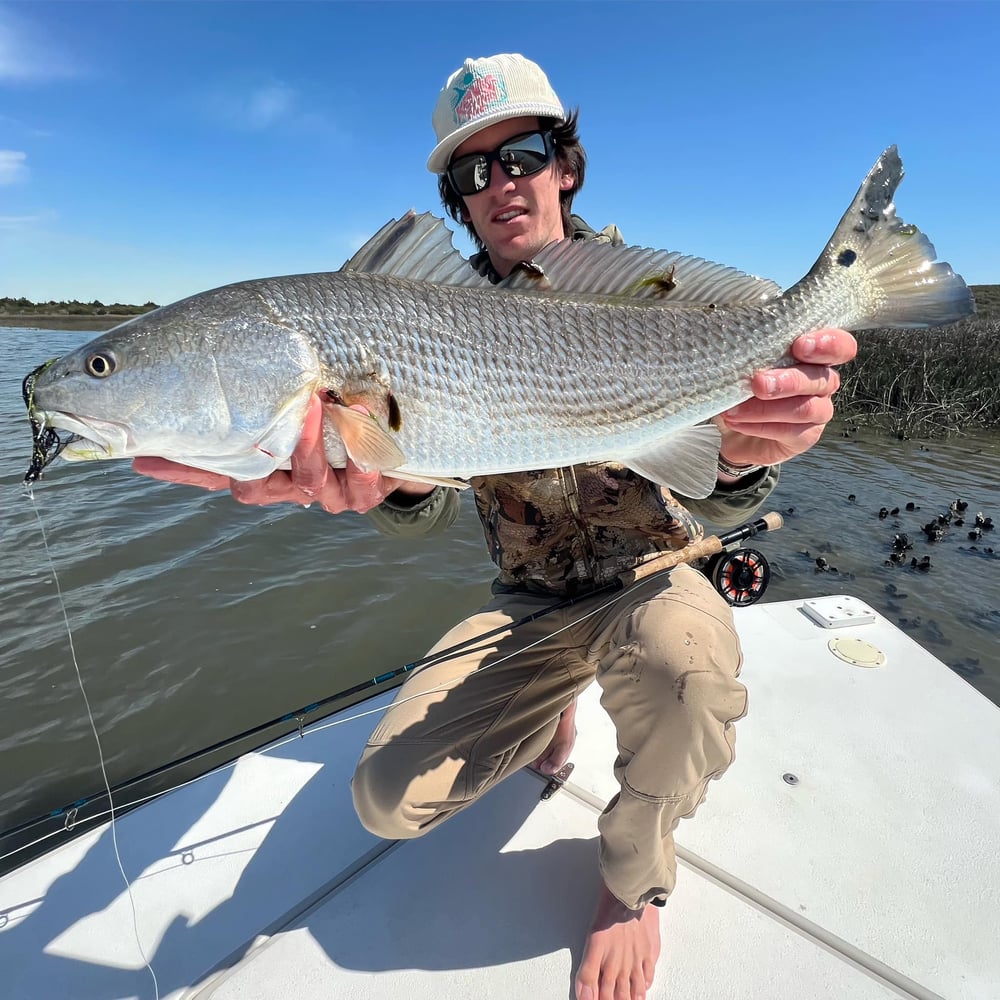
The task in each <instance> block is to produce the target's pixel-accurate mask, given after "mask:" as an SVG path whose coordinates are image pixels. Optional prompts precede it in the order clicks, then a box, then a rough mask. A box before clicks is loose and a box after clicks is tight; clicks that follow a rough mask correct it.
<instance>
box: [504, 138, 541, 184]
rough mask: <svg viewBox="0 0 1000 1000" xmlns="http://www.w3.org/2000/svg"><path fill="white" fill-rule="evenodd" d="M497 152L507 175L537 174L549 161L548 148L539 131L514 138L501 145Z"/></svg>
mask: <svg viewBox="0 0 1000 1000" xmlns="http://www.w3.org/2000/svg"><path fill="white" fill-rule="evenodd" d="M497 153H498V154H499V158H500V164H501V166H503V168H504V170H505V171H506V172H507V176H508V177H528V176H530V175H531V174H537V173H538V171H539V170H541V169H542V168H543V167H545V166H547V165H548V162H549V149H548V147H547V146H546V143H545V136H543V135H542V134H541V133H540V132H534V133H532V134H531V135H526V136H523V137H522V138H519V139H514V140H513V141H511V142H508V143H507V144H506V145H503V146H501V147H500V148H499V149H498V150H497Z"/></svg>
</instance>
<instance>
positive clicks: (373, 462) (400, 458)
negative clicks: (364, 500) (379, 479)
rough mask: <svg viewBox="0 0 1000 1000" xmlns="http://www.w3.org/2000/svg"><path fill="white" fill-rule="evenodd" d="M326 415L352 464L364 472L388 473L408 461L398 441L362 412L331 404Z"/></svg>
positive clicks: (369, 415)
mask: <svg viewBox="0 0 1000 1000" xmlns="http://www.w3.org/2000/svg"><path fill="white" fill-rule="evenodd" d="M325 412H326V413H327V415H329V417H330V419H331V421H333V425H334V427H336V429H337V433H338V434H339V435H340V437H341V438H342V440H343V442H344V447H345V448H346V449H347V454H348V456H349V457H350V459H351V461H352V462H354V464H355V465H356V466H357V467H358V468H359V469H361V470H362V471H363V472H386V471H388V470H389V469H395V468H398V467H399V466H400V465H402V464H403V463H404V462H405V461H406V456H405V455H404V454H403V453H402V452H401V451H400V450H399V447H398V445H397V444H396V442H395V441H393V440H392V438H391V437H389V433H388V431H385V430H383V429H382V428H381V427H380V426H379V425H378V423H377V422H376V420H375V418H374V417H372V416H371V414H369V413H363V412H362V411H361V410H352V409H351V408H350V407H349V406H342V405H340V404H339V403H328V404H327V405H326V407H325Z"/></svg>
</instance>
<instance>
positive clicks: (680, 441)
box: [619, 424, 722, 500]
mask: <svg viewBox="0 0 1000 1000" xmlns="http://www.w3.org/2000/svg"><path fill="white" fill-rule="evenodd" d="M721 444H722V434H721V433H720V431H719V428H718V427H716V426H715V424H695V425H694V426H693V427H685V428H684V429H683V430H680V431H678V432H677V433H675V434H671V435H670V436H669V437H666V438H663V439H661V440H660V441H658V442H656V444H655V445H654V446H653V447H652V448H650V449H649V450H647V451H644V452H643V453H642V454H641V455H632V456H630V457H628V458H621V459H619V461H620V462H621V463H622V464H623V465H626V466H628V468H630V469H631V470H632V471H633V472H638V473H639V475H640V476H644V477H645V478H646V479H649V480H651V481H652V482H654V483H659V485H660V486H666V487H668V488H669V489H670V490H675V491H676V492H678V493H680V494H682V495H683V496H686V497H691V498H692V499H696V500H700V499H701V498H702V497H707V496H708V495H709V494H710V493H711V492H712V490H714V489H715V486H716V483H717V481H718V478H719V447H720V446H721Z"/></svg>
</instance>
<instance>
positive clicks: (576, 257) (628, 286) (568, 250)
mask: <svg viewBox="0 0 1000 1000" xmlns="http://www.w3.org/2000/svg"><path fill="white" fill-rule="evenodd" d="M498 287H499V288H507V289H512V290H516V291H544V292H552V291H557V292H561V293H563V294H573V295H587V296H593V297H595V298H606V297H611V298H615V299H622V298H624V299H628V300H629V301H643V300H648V301H650V302H654V303H657V304H662V303H669V304H671V305H675V304H677V305H684V304H689V305H691V304H698V305H705V304H706V303H709V302H714V303H716V304H718V305H723V304H731V303H736V302H742V303H756V302H766V301H767V300H769V299H773V298H776V297H777V296H779V295H780V294H781V288H780V286H779V285H777V284H775V283H774V282H773V281H769V280H768V279H766V278H757V277H754V276H753V275H750V274H745V273H744V272H742V271H738V270H736V268H733V267H726V266H725V265H723V264H715V263H713V262H712V261H709V260H702V259H701V258H700V257H691V256H687V255H685V254H680V253H677V252H675V251H671V250H652V249H649V248H647V247H622V246H612V245H611V244H608V243H600V242H597V241H596V240H560V241H559V242H558V243H550V244H549V245H548V246H547V247H546V248H545V249H544V250H542V251H541V252H539V253H538V254H537V256H535V257H534V259H533V260H531V261H528V262H526V263H523V264H521V266H519V267H517V268H515V270H514V271H512V272H511V274H510V275H509V276H508V277H507V278H505V279H504V280H503V281H502V282H500V284H499V286H498Z"/></svg>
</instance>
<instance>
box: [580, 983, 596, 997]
mask: <svg viewBox="0 0 1000 1000" xmlns="http://www.w3.org/2000/svg"><path fill="white" fill-rule="evenodd" d="M579 1000H594V990H593V988H592V987H590V986H584V987H583V988H582V989H581V990H580V998H579Z"/></svg>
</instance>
